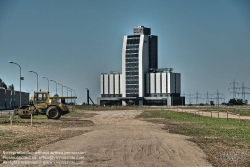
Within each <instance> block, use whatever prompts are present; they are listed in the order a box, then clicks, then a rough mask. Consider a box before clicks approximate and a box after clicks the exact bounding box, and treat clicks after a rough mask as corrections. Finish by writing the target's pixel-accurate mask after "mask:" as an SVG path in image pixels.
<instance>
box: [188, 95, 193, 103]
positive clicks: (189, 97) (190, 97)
mask: <svg viewBox="0 0 250 167" xmlns="http://www.w3.org/2000/svg"><path fill="white" fill-rule="evenodd" d="M192 96H193V95H191V94H190V93H189V94H188V101H189V104H191V99H193V97H192Z"/></svg>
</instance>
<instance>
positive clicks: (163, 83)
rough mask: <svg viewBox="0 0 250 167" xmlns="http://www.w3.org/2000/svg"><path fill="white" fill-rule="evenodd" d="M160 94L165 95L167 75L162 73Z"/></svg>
mask: <svg viewBox="0 0 250 167" xmlns="http://www.w3.org/2000/svg"><path fill="white" fill-rule="evenodd" d="M161 76H162V82H161V84H162V93H167V73H162V74H161Z"/></svg>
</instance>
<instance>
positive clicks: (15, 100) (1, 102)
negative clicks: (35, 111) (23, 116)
mask: <svg viewBox="0 0 250 167" xmlns="http://www.w3.org/2000/svg"><path fill="white" fill-rule="evenodd" d="M21 103H22V105H26V104H29V93H27V92H21ZM19 106H20V91H12V90H8V89H4V88H0V109H1V110H2V109H13V108H17V107H19Z"/></svg>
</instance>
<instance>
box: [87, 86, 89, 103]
mask: <svg viewBox="0 0 250 167" xmlns="http://www.w3.org/2000/svg"><path fill="white" fill-rule="evenodd" d="M86 90H87V105H89V89H88V88H86Z"/></svg>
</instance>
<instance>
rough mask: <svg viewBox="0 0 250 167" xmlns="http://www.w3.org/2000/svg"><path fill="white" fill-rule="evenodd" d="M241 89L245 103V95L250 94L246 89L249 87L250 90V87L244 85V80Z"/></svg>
mask: <svg viewBox="0 0 250 167" xmlns="http://www.w3.org/2000/svg"><path fill="white" fill-rule="evenodd" d="M240 89H241V93H239V94H241V95H242V100H243V103H244V102H245V100H246V98H245V95H246V94H250V93H248V92H246V91H245V89H249V90H250V88H249V87H245V86H244V82H243V83H242V87H241V88H240Z"/></svg>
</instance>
